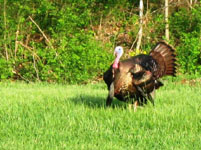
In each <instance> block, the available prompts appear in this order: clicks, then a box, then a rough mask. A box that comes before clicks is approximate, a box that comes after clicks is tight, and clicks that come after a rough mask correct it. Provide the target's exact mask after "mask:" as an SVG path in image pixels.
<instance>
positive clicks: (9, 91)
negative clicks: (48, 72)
mask: <svg viewBox="0 0 201 150" xmlns="http://www.w3.org/2000/svg"><path fill="white" fill-rule="evenodd" d="M106 96H107V90H106V86H105V85H104V84H89V85H82V86H77V85H58V84H55V85H53V84H45V83H43V84H39V83H35V84H25V83H18V82H17V83H8V82H6V83H5V82H4V83H0V128H1V129H0V149H5V150H10V149H15V150H16V149H20V150H21V149H25V150H31V149H34V150H35V149H45V150H47V149H58V150H61V149H70V150H76V149H77V150H81V149H83V150H103V149H111V150H131V149H134V150H138V149H143V150H145V149H147V150H152V149H157V150H158V149H161V150H166V149H168V150H169V149H174V150H175V149H179V150H200V149H201V85H200V84H196V85H193V86H190V85H189V84H181V83H180V82H179V81H175V82H171V81H169V82H168V81H166V82H165V86H164V87H162V88H161V89H159V90H158V91H157V93H156V98H155V104H156V106H155V107H153V106H152V105H151V104H148V105H147V106H146V107H144V108H140V109H138V110H137V112H133V111H130V110H129V109H128V107H127V105H126V103H122V102H119V101H118V100H116V99H115V100H114V101H113V106H112V107H110V108H106V107H105V98H106Z"/></svg>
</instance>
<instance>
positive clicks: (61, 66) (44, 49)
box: [0, 0, 112, 83]
mask: <svg viewBox="0 0 201 150" xmlns="http://www.w3.org/2000/svg"><path fill="white" fill-rule="evenodd" d="M10 5H13V7H8V6H10ZM92 5H93V1H91V2H86V1H84V0H80V1H79V3H77V2H73V1H66V2H60V1H54V2H50V1H47V0H42V1H39V0H37V1H34V2H33V1H21V0H16V1H15V2H12V1H8V2H7V3H6V6H7V7H6V10H3V11H6V17H3V15H2V16H1V17H0V18H1V19H2V20H4V19H5V20H6V21H5V22H6V26H5V25H4V22H3V21H2V22H1V27H2V28H0V32H1V33H2V34H1V38H2V39H3V37H4V36H5V38H6V39H7V40H6V41H4V42H3V41H0V52H1V54H2V56H3V57H2V61H5V49H4V46H6V47H7V48H8V55H9V61H10V60H13V62H14V64H13V66H12V67H13V69H14V72H15V75H14V77H15V78H19V79H25V80H27V81H36V80H41V81H50V82H70V83H76V82H84V81H85V82H86V81H87V80H89V79H91V78H93V77H95V76H100V74H102V72H103V70H105V69H106V67H108V66H109V64H110V63H111V56H112V55H108V52H107V51H106V50H105V49H107V47H106V46H101V44H100V42H98V41H96V40H95V39H94V38H93V31H91V29H90V27H89V26H90V20H91V10H92V8H91V6H92ZM3 11H2V12H1V13H2V14H3ZM29 16H31V17H32V18H33V19H34V21H35V22H36V23H37V24H38V25H39V27H40V28H41V29H42V31H43V32H44V33H45V34H46V35H47V37H48V38H49V39H51V40H50V42H51V43H49V42H48V41H46V39H44V37H43V35H42V34H41V32H40V31H39V29H38V28H37V26H36V25H35V24H34V23H33V22H32V21H31V20H30V18H29ZM17 30H18V31H19V35H18V37H16V36H17V34H16V31H17ZM16 38H17V39H16ZM40 39H42V41H41V40H40ZM16 40H17V41H20V42H19V43H20V44H19V43H18V45H17V47H16ZM21 43H22V44H21ZM53 47H54V48H53ZM2 65H4V64H3V63H2ZM4 66H5V65H4ZM3 68H4V67H2V69H1V68H0V69H1V72H2V73H1V74H2V77H4V78H6V77H7V78H9V77H10V76H8V75H6V73H8V72H5V73H4V71H5V69H4V70H3ZM9 74H10V72H9Z"/></svg>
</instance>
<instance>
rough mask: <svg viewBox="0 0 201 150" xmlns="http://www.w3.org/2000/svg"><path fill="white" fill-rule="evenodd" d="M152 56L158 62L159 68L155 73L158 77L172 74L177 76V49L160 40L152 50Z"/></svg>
mask: <svg viewBox="0 0 201 150" xmlns="http://www.w3.org/2000/svg"><path fill="white" fill-rule="evenodd" d="M150 56H152V57H153V59H155V60H156V62H157V63H158V67H159V68H158V69H157V71H156V72H155V73H154V74H155V76H156V77H157V78H159V77H162V76H165V75H171V76H176V66H177V65H176V54H175V49H174V48H173V47H172V46H170V45H168V44H167V43H166V42H163V41H162V42H159V43H157V44H156V46H155V48H153V49H152V51H151V52H150Z"/></svg>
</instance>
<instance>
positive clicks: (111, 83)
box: [103, 42, 176, 105]
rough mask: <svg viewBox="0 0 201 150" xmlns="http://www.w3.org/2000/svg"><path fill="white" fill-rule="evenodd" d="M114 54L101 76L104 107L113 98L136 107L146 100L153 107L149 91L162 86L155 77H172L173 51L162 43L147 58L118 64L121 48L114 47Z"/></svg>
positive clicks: (139, 57) (173, 69) (174, 65)
mask: <svg viewBox="0 0 201 150" xmlns="http://www.w3.org/2000/svg"><path fill="white" fill-rule="evenodd" d="M115 54H116V55H117V57H116V59H115V61H114V64H112V65H111V66H110V68H109V69H108V70H107V71H106V72H105V73H104V75H103V79H104V81H105V83H106V84H107V87H108V90H109V94H108V97H107V101H106V105H111V103H112V99H113V97H116V98H117V99H119V100H121V101H129V100H131V101H132V102H133V103H134V102H136V101H137V102H138V103H139V104H140V105H143V104H144V103H147V100H150V101H151V102H152V103H153V105H154V101H153V98H152V96H151V92H153V91H154V90H155V89H158V88H160V87H161V86H163V83H162V82H160V81H159V78H161V77H163V76H166V75H170V76H175V75H176V55H175V50H174V48H172V47H171V46H170V45H168V44H167V43H165V42H159V43H157V44H156V46H155V47H154V48H153V49H152V50H151V52H150V53H149V55H144V54H141V55H138V56H135V57H131V58H129V59H126V60H123V61H119V59H120V57H121V56H118V54H120V55H122V54H123V48H122V47H117V48H116V49H115Z"/></svg>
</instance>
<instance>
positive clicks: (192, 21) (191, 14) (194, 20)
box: [170, 7, 201, 73]
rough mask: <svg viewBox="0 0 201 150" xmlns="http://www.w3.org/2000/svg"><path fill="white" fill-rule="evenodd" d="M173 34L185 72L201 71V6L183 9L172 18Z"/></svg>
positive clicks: (181, 65) (182, 69) (181, 66)
mask: <svg viewBox="0 0 201 150" xmlns="http://www.w3.org/2000/svg"><path fill="white" fill-rule="evenodd" d="M170 29H171V35H172V37H174V38H173V39H172V40H173V41H174V45H177V47H176V49H177V54H178V62H179V64H180V70H181V71H182V72H183V73H201V7H195V8H193V9H192V10H191V11H189V10H187V9H182V10H180V11H178V12H176V13H175V14H173V15H172V17H171V18H170Z"/></svg>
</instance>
